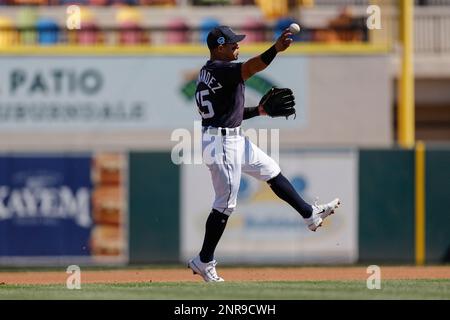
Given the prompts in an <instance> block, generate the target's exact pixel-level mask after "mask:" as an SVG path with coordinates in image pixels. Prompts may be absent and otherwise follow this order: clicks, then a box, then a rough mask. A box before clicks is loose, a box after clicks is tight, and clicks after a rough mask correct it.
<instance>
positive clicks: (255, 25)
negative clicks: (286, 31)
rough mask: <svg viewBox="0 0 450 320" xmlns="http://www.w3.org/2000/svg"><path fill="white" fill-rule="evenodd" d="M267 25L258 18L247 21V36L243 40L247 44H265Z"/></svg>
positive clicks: (245, 25)
mask: <svg viewBox="0 0 450 320" xmlns="http://www.w3.org/2000/svg"><path fill="white" fill-rule="evenodd" d="M265 28H266V25H265V23H264V21H263V20H261V19H257V18H247V19H245V22H244V25H243V30H242V31H243V33H244V34H245V35H246V37H245V39H244V40H243V41H244V42H246V43H252V42H263V41H265V40H266V35H265V34H266V33H265Z"/></svg>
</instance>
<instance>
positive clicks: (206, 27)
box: [200, 18, 220, 43]
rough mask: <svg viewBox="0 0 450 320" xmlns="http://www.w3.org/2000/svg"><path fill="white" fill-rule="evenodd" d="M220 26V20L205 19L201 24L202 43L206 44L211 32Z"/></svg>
mask: <svg viewBox="0 0 450 320" xmlns="http://www.w3.org/2000/svg"><path fill="white" fill-rule="evenodd" d="M218 26H220V22H219V20H217V19H215V18H204V19H203V20H202V21H201V22H200V42H201V43H206V38H207V37H208V33H209V31H211V29H213V28H215V27H218Z"/></svg>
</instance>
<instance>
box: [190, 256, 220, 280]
mask: <svg viewBox="0 0 450 320" xmlns="http://www.w3.org/2000/svg"><path fill="white" fill-rule="evenodd" d="M216 265H217V261H216V260H213V261H210V262H207V263H203V262H201V260H200V256H196V257H195V258H193V259H191V260H189V262H188V268H190V269H191V270H192V272H193V273H194V274H198V275H200V276H201V277H202V278H203V280H205V281H206V282H222V281H224V280H223V279H222V278H221V277H219V276H218V275H217V272H216Z"/></svg>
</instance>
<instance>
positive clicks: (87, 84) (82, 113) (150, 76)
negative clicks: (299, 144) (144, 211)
mask: <svg viewBox="0 0 450 320" xmlns="http://www.w3.org/2000/svg"><path fill="white" fill-rule="evenodd" d="M207 58H208V57H188V56H177V57H158V56H151V57H5V58H1V59H0V131H3V132H5V131H6V132H8V131H10V132H30V131H35V130H39V131H40V132H42V131H44V132H45V131H47V132H54V131H60V132H67V131H71V130H73V131H76V132H92V131H94V132H98V131H100V132H104V131H112V130H117V129H121V130H123V129H125V130H142V129H157V130H173V129H175V128H187V129H192V128H193V121H194V120H199V119H200V116H199V114H198V112H197V107H196V105H195V100H194V91H195V80H196V78H197V74H198V71H199V70H200V68H201V67H202V66H203V64H204V63H205V62H206V60H207ZM246 58H248V57H241V59H240V61H245V59H246ZM306 67H307V58H305V57H279V58H278V59H277V60H276V61H274V63H273V64H271V66H270V67H269V68H268V69H266V71H264V72H261V73H259V74H258V75H255V76H254V77H252V78H251V79H249V80H248V81H247V82H246V88H247V90H246V94H247V96H246V106H255V105H257V103H258V102H259V100H260V99H261V97H262V95H263V94H264V93H265V92H266V91H267V90H268V89H269V88H270V87H271V86H273V85H276V86H278V87H290V88H291V89H292V90H293V91H294V93H295V96H296V109H297V120H296V121H286V120H285V119H273V121H267V119H252V120H250V121H251V123H249V125H250V126H252V127H254V128H258V127H269V128H270V127H274V128H278V127H288V128H299V127H301V126H303V125H304V121H305V113H306V109H307V108H306V103H307V95H306V93H307V88H306V79H307V70H306ZM264 120H266V121H264Z"/></svg>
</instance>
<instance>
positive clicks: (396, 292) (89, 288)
mask: <svg viewBox="0 0 450 320" xmlns="http://www.w3.org/2000/svg"><path fill="white" fill-rule="evenodd" d="M0 299H21V300H25V299H118V300H123V299H157V300H172V299H179V300H203V299H207V300H219V299H224V300H225V299H226V300H240V299H246V300H260V299H261V300H317V299H319V300H320V299H323V300H328V299H349V300H353V299H355V300H358V299H362V300H371V299H377V300H378V299H383V300H385V299H402V300H408V299H419V300H424V299H433V300H439V299H446V300H450V279H442V280H385V281H382V283H381V289H379V290H378V289H373V290H369V289H367V287H366V282H365V281H299V282H292V281H289V282H287V281H286V282H284V281H282V282H224V283H212V284H206V283H203V282H155V283H151V282H149V283H122V284H84V285H83V284H82V287H81V289H80V290H69V289H67V288H66V287H65V286H62V285H0Z"/></svg>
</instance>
